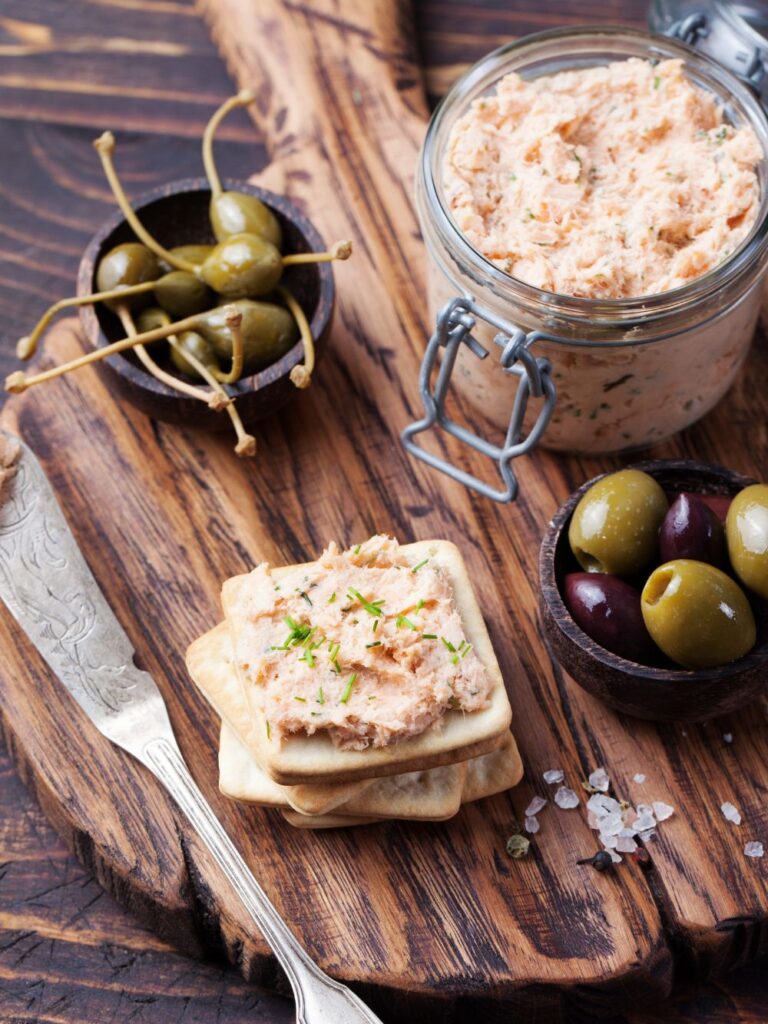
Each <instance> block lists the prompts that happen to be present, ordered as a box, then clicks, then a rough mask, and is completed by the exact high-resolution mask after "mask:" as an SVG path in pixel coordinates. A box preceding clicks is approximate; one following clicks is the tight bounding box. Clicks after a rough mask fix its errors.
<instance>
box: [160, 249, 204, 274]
mask: <svg viewBox="0 0 768 1024" xmlns="http://www.w3.org/2000/svg"><path fill="white" fill-rule="evenodd" d="M212 249H213V246H212V245H174V247H173V248H172V249H169V250H168V251H169V252H170V254H171V255H172V256H177V257H178V258H179V259H181V260H189V262H190V263H195V264H197V266H198V267H199V266H201V265H202V264H203V263H205V261H206V260H207V259H208V257H209V256H210V255H211V250H212ZM163 269H164V270H165V269H168V270H171V269H172V268H171V267H170V266H168V267H167V268H166V267H163Z"/></svg>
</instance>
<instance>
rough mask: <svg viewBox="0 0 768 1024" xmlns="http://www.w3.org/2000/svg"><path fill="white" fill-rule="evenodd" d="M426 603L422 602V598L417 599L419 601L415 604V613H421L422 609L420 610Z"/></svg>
mask: <svg viewBox="0 0 768 1024" xmlns="http://www.w3.org/2000/svg"><path fill="white" fill-rule="evenodd" d="M426 603H427V602H426V601H425V600H424V598H423V597H420V598H419V600H418V603H417V605H416V611H417V612H420V611H421V609H422V608H423V607H424V605H425V604H426Z"/></svg>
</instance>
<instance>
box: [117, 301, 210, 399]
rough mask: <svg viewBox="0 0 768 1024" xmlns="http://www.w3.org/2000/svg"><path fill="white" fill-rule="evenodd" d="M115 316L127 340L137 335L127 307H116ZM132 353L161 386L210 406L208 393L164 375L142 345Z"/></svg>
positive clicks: (176, 378)
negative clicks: (164, 385)
mask: <svg viewBox="0 0 768 1024" xmlns="http://www.w3.org/2000/svg"><path fill="white" fill-rule="evenodd" d="M116 312H117V315H118V316H119V317H120V323H121V324H122V325H123V330H124V331H125V333H126V334H127V335H128V337H129V338H135V337H137V335H138V331H137V330H136V324H135V323H134V322H133V317H132V316H131V312H130V310H129V309H128V307H127V306H123V305H121V306H118V307H117V310H116ZM134 352H135V353H136V355H137V356H138V357H139V359H140V360H141V362H142V363H143V364H144V368H145V369H146V370H148V371H149V373H151V374H152V376H153V377H156V378H157V379H158V380H159V381H162V382H163V384H167V385H168V387H169V388H173V389H174V391H180V392H181V393H182V394H184V395H189V396H190V398H197V399H199V401H201V402H205V403H206V404H210V398H211V395H210V393H209V392H208V391H204V390H203V389H202V388H196V387H195V386H194V384H188V383H187V382H186V381H185V380H179V378H178V377H174V376H173V375H172V374H170V373H166V371H165V370H163V369H162V367H160V366H158V365H157V363H156V362H155V360H154V359H153V358H152V356H151V355H150V354H149V352H147V350H146V349H145V348H144V346H143V345H136V347H135V348H134Z"/></svg>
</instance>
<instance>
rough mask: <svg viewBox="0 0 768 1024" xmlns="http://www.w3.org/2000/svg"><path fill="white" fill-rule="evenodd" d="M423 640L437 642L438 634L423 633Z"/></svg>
mask: <svg viewBox="0 0 768 1024" xmlns="http://www.w3.org/2000/svg"><path fill="white" fill-rule="evenodd" d="M421 639H422V640H437V633H422V634H421Z"/></svg>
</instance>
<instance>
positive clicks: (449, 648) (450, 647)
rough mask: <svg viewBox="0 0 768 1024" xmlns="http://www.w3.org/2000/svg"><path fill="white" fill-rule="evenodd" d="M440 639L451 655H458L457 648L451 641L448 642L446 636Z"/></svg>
mask: <svg viewBox="0 0 768 1024" xmlns="http://www.w3.org/2000/svg"><path fill="white" fill-rule="evenodd" d="M440 639H441V640H442V641H443V643H444V644H445V646H446V647H447V648H448V650H449V651H450V652H451V654H455V653H456V648H455V647H454V646H453V644H452V643H451V641H450V640H446V639H445V637H444V636H441V637H440Z"/></svg>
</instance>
